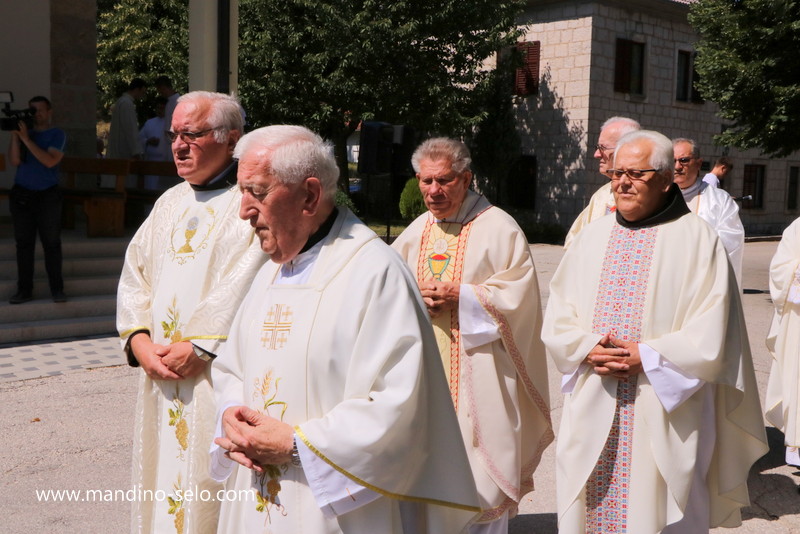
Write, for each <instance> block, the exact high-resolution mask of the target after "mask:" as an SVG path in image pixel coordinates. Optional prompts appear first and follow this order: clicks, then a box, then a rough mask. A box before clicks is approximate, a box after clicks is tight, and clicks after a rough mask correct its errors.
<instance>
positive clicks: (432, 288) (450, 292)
mask: <svg viewBox="0 0 800 534" xmlns="http://www.w3.org/2000/svg"><path fill="white" fill-rule="evenodd" d="M460 290H461V284H458V283H456V282H439V281H438V280H423V281H422V282H419V291H420V293H421V294H422V300H423V302H425V306H426V307H427V308H428V314H429V315H430V316H431V317H436V316H437V315H439V314H440V313H442V312H443V311H446V310H450V309H453V308H455V309H458V295H459V291H460Z"/></svg>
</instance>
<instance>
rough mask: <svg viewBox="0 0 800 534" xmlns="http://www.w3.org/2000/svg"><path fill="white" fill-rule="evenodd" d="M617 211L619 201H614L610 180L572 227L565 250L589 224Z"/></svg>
mask: <svg viewBox="0 0 800 534" xmlns="http://www.w3.org/2000/svg"><path fill="white" fill-rule="evenodd" d="M615 211H617V201H616V200H615V199H614V192H613V191H612V190H611V181H610V180H609V181H608V182H607V183H605V184H603V185H602V186H601V187H600V189H598V190H597V191H595V192H594V194H593V195H592V198H590V199H589V204H588V205H587V206H586V207H585V208H584V209H583V211H582V212H581V213H580V214H579V215H578V217H577V218H576V219H575V221H574V222H573V223H572V226H570V228H569V231H568V232H567V235H566V237H565V238H564V248H568V247H569V246H570V244H571V243H572V241H573V240H574V239H575V236H576V235H578V232H580V231H581V230H583V228H584V227H585V226H586V225H587V224H589V223H590V222H592V221H596V220H597V219H599V218H600V217H604V216H606V215H608V214H609V213H614V212H615Z"/></svg>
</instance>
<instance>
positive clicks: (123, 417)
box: [0, 242, 800, 534]
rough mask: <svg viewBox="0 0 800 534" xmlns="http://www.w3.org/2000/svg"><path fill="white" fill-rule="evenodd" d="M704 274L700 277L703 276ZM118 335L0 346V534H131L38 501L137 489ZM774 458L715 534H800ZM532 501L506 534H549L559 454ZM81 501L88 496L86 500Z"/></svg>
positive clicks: (758, 262) (89, 507)
mask: <svg viewBox="0 0 800 534" xmlns="http://www.w3.org/2000/svg"><path fill="white" fill-rule="evenodd" d="M775 246H776V243H774V242H759V243H748V244H747V245H746V247H745V265H744V287H745V295H744V297H743V302H744V308H745V317H746V321H747V327H748V332H749V334H750V342H751V346H752V350H753V359H754V364H755V368H756V378H757V381H758V385H759V389H760V393H761V398H762V402H763V397H764V392H765V391H766V383H767V378H768V376H769V369H770V357H769V355H768V354H767V352H766V349H765V347H764V337H765V336H766V332H767V329H768V326H769V321H770V319H771V314H772V304H771V302H770V299H769V294H768V284H767V273H768V267H769V260H770V259H771V257H772V254H773V253H774V250H775ZM532 251H533V255H534V260H535V262H536V267H537V272H538V276H539V284H540V287H541V292H542V301H543V303H545V302H546V300H547V297H548V284H549V281H550V278H551V277H552V275H553V273H554V272H555V269H556V267H557V265H558V262H559V261H560V258H561V253H562V251H561V249H560V247H554V246H548V245H534V246H533V247H532ZM699 268H700V266H699ZM549 367H550V368H549V375H550V376H549V378H550V399H551V410H552V417H553V422H554V424H555V427H556V434H557V433H558V426H559V422H560V417H561V406H562V399H561V395H560V393H559V384H558V382H559V375H558V373H557V371H556V370H555V369H554V367H553V366H552V365H550V366H549ZM139 373H140V371H139V370H138V369H132V368H130V367H128V366H127V365H126V361H125V358H124V356H123V354H122V351H121V350H120V349H119V342H118V339H117V338H116V337H115V336H110V337H96V338H92V339H74V340H60V341H54V342H49V343H39V344H35V345H19V346H8V345H6V346H3V345H0V405H2V406H3V410H2V411H0V428H2V433H3V441H2V445H0V502H3V503H5V505H4V513H3V516H4V521H3V524H2V527H0V531H2V532H4V533H12V534H13V533H17V532H18V533H23V532H38V531H42V532H69V533H71V532H126V531H128V530H129V527H128V525H129V516H130V502H129V501H126V500H124V499H119V498H117V497H113V496H112V497H113V498H107V499H99V500H98V499H97V498H94V499H92V501H91V502H89V501H88V499H86V498H85V497H84V498H83V499H84V500H79V501H71V502H67V501H64V500H61V501H58V502H55V501H54V500H50V501H47V502H45V501H43V499H42V498H41V495H40V494H39V492H41V491H42V490H80V491H84V492H85V491H87V490H102V491H106V492H110V491H124V490H129V489H131V488H130V450H131V438H132V429H133V416H134V409H135V398H136V387H137V377H138V376H139ZM767 431H768V436H769V438H770V446H771V451H770V453H769V454H767V455H766V456H764V458H762V459H761V460H759V461H758V462H757V463H756V465H754V466H753V468H752V470H751V474H750V478H749V481H748V483H749V488H750V499H751V502H752V505H751V506H750V507H748V508H745V509H744V510H743V518H744V523H743V524H742V526H740V527H738V528H735V529H724V530H723V529H714V530H713V534H743V533H753V534H765V533H769V534H790V533H797V532H800V494H798V491H797V484H798V482H799V481H800V477H798V475H800V472H798V471H797V469H794V468H792V467H789V466H786V465H785V464H784V463H783V461H782V457H783V447H782V439H783V436H782V434H781V433H780V432H778V431H777V430H775V429H774V428H769V427H768V428H767ZM535 483H536V491H535V492H533V493H530V494H528V495H526V496H525V498H524V499H523V502H522V503H521V506H520V515H519V516H518V517H517V518H515V519H514V520H512V521H511V525H510V530H509V532H510V534H532V533H536V534H554V533H555V532H557V529H556V514H555V447H554V446H550V447H548V449H547V450H546V451H545V453H544V456H543V457H542V462H541V464H540V466H539V469H538V470H537V472H536V475H535ZM84 495H85V494H84Z"/></svg>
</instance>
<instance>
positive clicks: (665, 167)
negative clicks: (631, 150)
mask: <svg viewBox="0 0 800 534" xmlns="http://www.w3.org/2000/svg"><path fill="white" fill-rule="evenodd" d="M641 139H646V140H648V141H650V142H651V143H652V146H653V150H652V151H651V152H650V159H649V161H648V163H647V164H648V165H650V166H651V167H652V168H654V169H656V170H657V171H658V172H659V173H660V174H664V175H667V174H668V175H669V176H670V178H671V177H672V175H673V170H674V168H675V165H674V152H673V151H672V141H670V140H669V137H667V136H666V135H664V134H662V133H659V132H655V131H653V130H638V131H634V132H631V133H628V134H625V135H623V136H622V137H621V138H620V140H619V141H618V142H617V150H616V151H615V152H614V167H616V166H617V154H619V151H620V149H621V148H622V147H623V146H625V145H627V144H630V143H633V142H634V141H639V140H641Z"/></svg>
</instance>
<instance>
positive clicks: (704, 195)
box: [686, 182, 744, 290]
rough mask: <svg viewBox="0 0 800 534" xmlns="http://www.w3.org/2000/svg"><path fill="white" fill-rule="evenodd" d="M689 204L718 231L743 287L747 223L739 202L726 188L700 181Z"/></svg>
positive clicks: (738, 281)
mask: <svg viewBox="0 0 800 534" xmlns="http://www.w3.org/2000/svg"><path fill="white" fill-rule="evenodd" d="M686 204H687V205H688V206H689V209H690V210H692V211H693V212H694V213H696V214H697V216H698V217H700V218H701V219H703V220H704V221H706V222H707V223H708V224H710V225H711V227H712V228H713V229H714V231H715V232H717V235H718V236H719V238H720V240H721V241H722V245H723V246H724V247H725V251H726V252H727V253H728V259H729V260H730V263H731V267H732V268H733V272H734V274H735V275H736V282H737V283H738V284H739V289H740V290H741V289H742V261H743V257H744V226H743V225H742V221H741V219H740V218H739V205H738V204H736V201H735V200H733V198H731V196H730V195H729V194H728V192H727V191H725V190H724V189H719V188H717V187H713V186H711V185H709V184H708V183H707V182H701V183H700V184H699V188H698V194H697V196H696V197H694V198H693V199H691V200H687V201H686Z"/></svg>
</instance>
